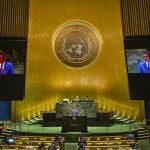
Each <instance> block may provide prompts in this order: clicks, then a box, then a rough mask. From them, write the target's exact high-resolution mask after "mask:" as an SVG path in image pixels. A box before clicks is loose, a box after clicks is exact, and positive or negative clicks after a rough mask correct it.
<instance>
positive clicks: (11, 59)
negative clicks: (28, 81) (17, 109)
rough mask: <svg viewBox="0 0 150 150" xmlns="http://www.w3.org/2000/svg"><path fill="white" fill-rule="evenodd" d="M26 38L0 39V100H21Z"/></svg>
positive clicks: (22, 95) (23, 82) (23, 83)
mask: <svg viewBox="0 0 150 150" xmlns="http://www.w3.org/2000/svg"><path fill="white" fill-rule="evenodd" d="M26 47H27V40H26V39H20V38H18V39H7V38H6V39H0V100H1V101H3V100H22V99H23V98H24V92H25V91H24V89H25V64H26Z"/></svg>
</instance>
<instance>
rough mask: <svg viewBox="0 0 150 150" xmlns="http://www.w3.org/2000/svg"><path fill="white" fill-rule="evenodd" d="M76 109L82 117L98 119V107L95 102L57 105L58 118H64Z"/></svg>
mask: <svg viewBox="0 0 150 150" xmlns="http://www.w3.org/2000/svg"><path fill="white" fill-rule="evenodd" d="M74 107H76V108H77V109H78V110H79V114H80V115H81V116H86V117H87V118H96V117H97V114H96V111H97V109H96V108H97V107H96V103H95V102H94V101H89V102H85V101H84V102H72V103H56V118H63V116H67V115H69V114H70V112H71V110H73V108H74Z"/></svg>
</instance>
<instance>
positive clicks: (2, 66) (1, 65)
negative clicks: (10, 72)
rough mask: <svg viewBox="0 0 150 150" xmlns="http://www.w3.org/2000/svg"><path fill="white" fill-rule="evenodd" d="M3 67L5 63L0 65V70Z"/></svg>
mask: <svg viewBox="0 0 150 150" xmlns="http://www.w3.org/2000/svg"><path fill="white" fill-rule="evenodd" d="M4 66H5V62H4V63H3V64H0V68H1V69H2V70H3V69H4Z"/></svg>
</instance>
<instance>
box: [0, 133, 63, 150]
mask: <svg viewBox="0 0 150 150" xmlns="http://www.w3.org/2000/svg"><path fill="white" fill-rule="evenodd" d="M13 138H14V142H13V143H12V144H1V145H0V149H9V150H10V149H27V147H28V146H29V145H31V146H32V150H34V149H35V150H36V149H38V147H39V145H40V144H42V143H43V144H44V148H45V149H48V147H50V146H51V145H52V144H53V143H54V141H55V139H56V136H14V137H13ZM64 141H65V138H64V137H61V139H60V142H61V145H59V144H58V145H56V148H57V150H63V149H64Z"/></svg>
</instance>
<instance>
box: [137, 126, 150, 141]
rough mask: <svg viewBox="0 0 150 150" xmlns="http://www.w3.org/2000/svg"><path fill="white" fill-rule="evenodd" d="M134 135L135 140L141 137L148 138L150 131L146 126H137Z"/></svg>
mask: <svg viewBox="0 0 150 150" xmlns="http://www.w3.org/2000/svg"><path fill="white" fill-rule="evenodd" d="M135 135H136V138H137V140H142V139H149V138H150V132H149V130H148V129H147V128H145V127H143V128H138V129H136V130H135Z"/></svg>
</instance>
